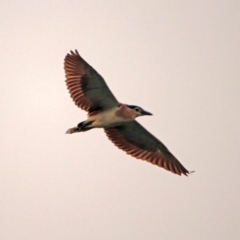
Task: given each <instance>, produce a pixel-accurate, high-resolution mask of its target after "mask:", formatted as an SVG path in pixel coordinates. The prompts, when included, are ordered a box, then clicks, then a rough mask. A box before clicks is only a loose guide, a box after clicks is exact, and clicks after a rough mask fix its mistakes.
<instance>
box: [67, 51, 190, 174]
mask: <svg viewBox="0 0 240 240" xmlns="http://www.w3.org/2000/svg"><path fill="white" fill-rule="evenodd" d="M64 69H65V73H66V84H67V88H68V90H69V92H70V95H71V97H72V99H73V101H74V102H75V104H76V105H77V106H78V107H80V108H82V109H83V110H85V111H87V112H88V118H87V120H86V121H83V122H80V123H79V124H78V125H77V126H76V127H73V128H70V129H68V131H67V132H66V133H68V134H72V133H77V132H85V131H88V130H90V129H93V128H103V129H104V131H105V133H106V135H107V137H108V138H109V139H110V140H111V141H112V142H113V143H114V144H115V145H116V146H117V147H118V148H120V149H122V150H123V151H125V152H126V153H127V154H129V155H131V156H133V157H135V158H137V159H142V160H145V161H148V162H150V163H152V164H155V165H157V166H159V167H162V168H164V169H166V170H168V171H171V172H173V173H175V174H178V175H181V174H184V175H186V176H187V175H188V174H189V173H190V172H189V171H188V170H187V169H186V168H185V167H184V166H183V165H182V164H181V163H180V162H179V161H178V160H177V159H176V158H175V157H174V156H173V154H172V153H171V152H170V151H169V150H168V149H167V147H166V146H165V145H164V144H163V143H162V142H161V141H159V140H158V139H157V138H156V137H154V136H153V135H152V134H151V133H150V132H148V131H147V130H146V129H145V128H144V127H143V126H142V125H141V124H139V123H138V122H137V121H136V120H135V119H136V118H137V117H140V116H145V115H152V114H151V113H150V112H148V111H145V110H144V109H142V108H141V107H138V106H135V105H127V104H123V103H120V102H119V101H118V100H117V99H116V98H115V96H114V95H113V94H112V92H111V91H110V89H109V88H108V86H107V84H106V82H105V81H104V79H103V78H102V77H101V76H100V75H99V74H98V73H97V71H96V70H94V69H93V68H92V67H91V66H90V65H89V64H88V63H87V62H86V61H85V60H84V59H83V58H82V57H81V56H80V55H79V53H78V51H77V50H75V52H73V51H70V53H69V54H67V55H66V57H65V59H64Z"/></svg>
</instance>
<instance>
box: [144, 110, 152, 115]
mask: <svg viewBox="0 0 240 240" xmlns="http://www.w3.org/2000/svg"><path fill="white" fill-rule="evenodd" d="M142 115H149V116H151V115H152V113H150V112H147V111H142Z"/></svg>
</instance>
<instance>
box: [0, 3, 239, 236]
mask: <svg viewBox="0 0 240 240" xmlns="http://www.w3.org/2000/svg"><path fill="white" fill-rule="evenodd" d="M239 29H240V4H239V1H236V0H235V1H233V0H229V1H223V0H218V1H217V0H208V1H205V0H201V1H200V0H195V1H192V0H185V1H181V0H180V1H179V0H170V1H161V0H159V1H154V0H147V1H144V0H139V1H134V0H128V1H117V0H113V1H110V0H104V1H103V0H99V1H97V0H88V1H81V0H80V1H73V0H68V1H67V0H60V1H56V0H55V1H54V0H53V1H45V0H42V1H36V0H31V1H29V0H26V1H16V0H15V1H11V0H10V1H1V2H0V31H1V39H0V42H1V50H0V66H1V70H0V80H1V87H0V112H1V116H0V119H1V121H0V131H1V135H0V143H1V148H0V239H3V240H32V239H34V240H66V239H71V240H77V239H81V240H82V239H83V240H84V239H86V240H112V239H114V240H128V239H138V240H145V239H151V240H158V239H161V240H176V239H184V240H201V239H204V240H215V239H216V240H226V239H231V240H237V239H239V236H240V204H239V199H240V184H239V183H240V161H239V158H240V149H239V148H240V127H239V122H240V97H239V96H240V95H239V93H240V81H239V79H240V71H239V66H240V48H239V46H240V45H239V44H240V32H239ZM74 49H78V51H79V53H80V54H81V56H82V57H83V58H84V59H85V60H86V61H87V62H89V63H90V65H92V66H93V67H94V68H95V69H96V70H97V71H98V72H99V73H100V74H101V75H102V76H103V77H104V79H105V80H106V82H107V84H108V86H109V87H110V89H111V90H112V92H113V93H114V94H115V96H116V98H117V99H118V100H119V101H120V102H123V103H128V104H134V105H139V106H141V107H142V108H144V109H145V110H148V111H150V112H152V113H153V116H151V117H142V118H139V120H138V121H139V122H140V123H141V124H142V125H143V126H144V127H145V128H147V129H148V130H149V131H150V132H151V133H153V134H154V135H155V136H156V137H158V138H159V139H160V140H161V141H162V142H163V143H164V144H165V145H166V146H167V147H168V148H169V149H170V151H171V152H172V153H173V154H174V155H175V156H176V157H177V158H178V159H179V160H180V162H181V163H182V164H183V165H184V166H185V167H186V168H187V169H188V170H195V173H193V174H191V175H190V176H189V177H185V176H181V177H180V176H178V175H175V174H172V173H170V172H168V171H165V170H164V169H162V168H159V167H156V166H154V165H152V164H149V163H146V162H144V161H141V160H136V159H134V158H132V157H131V156H129V155H127V154H125V153H124V152H123V151H121V150H119V149H117V148H116V147H115V146H114V145H113V144H112V143H111V142H110V141H109V140H108V139H107V137H106V136H105V134H104V131H103V130H102V129H94V130H91V131H88V132H85V133H78V134H72V135H67V134H65V132H66V130H67V129H68V128H70V127H74V126H76V125H77V124H78V123H79V122H81V121H84V120H85V119H86V117H87V114H86V112H84V111H83V110H81V109H79V108H77V107H76V106H75V104H74V102H73V101H72V99H71V98H70V96H69V93H68V91H67V89H66V85H65V76H64V70H63V60H64V57H65V56H66V54H67V53H68V52H69V51H70V50H74Z"/></svg>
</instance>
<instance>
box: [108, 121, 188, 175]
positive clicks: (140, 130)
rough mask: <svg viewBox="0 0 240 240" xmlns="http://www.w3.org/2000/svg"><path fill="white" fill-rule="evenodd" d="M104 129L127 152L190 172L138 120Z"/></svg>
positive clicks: (136, 156)
mask: <svg viewBox="0 0 240 240" xmlns="http://www.w3.org/2000/svg"><path fill="white" fill-rule="evenodd" d="M104 130H105V132H106V134H107V136H108V138H109V139H110V140H111V141H112V142H113V143H114V144H115V145H116V146H117V147H119V148H120V149H122V150H123V151H125V152H126V153H127V154H130V155H132V156H133V157H135V158H138V159H142V160H146V161H148V162H150V163H152V164H155V165H158V166H159V167H163V168H165V169H166V170H168V171H171V172H173V173H176V174H179V175H181V174H184V175H186V176H187V175H188V174H189V171H188V170H187V169H185V168H184V166H183V165H182V164H181V163H180V162H179V161H178V160H177V159H176V158H175V157H174V156H173V155H172V154H171V152H169V150H168V149H167V148H166V146H165V145H164V144H163V143H161V142H160V141H159V140H158V139H157V138H155V137H154V136H153V135H152V134H151V133H150V132H148V131H147V130H146V129H145V128H144V127H143V126H142V125H140V124H139V123H138V122H137V121H131V122H127V123H124V124H122V125H121V126H117V127H111V128H105V129H104Z"/></svg>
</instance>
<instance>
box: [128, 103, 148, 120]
mask: <svg viewBox="0 0 240 240" xmlns="http://www.w3.org/2000/svg"><path fill="white" fill-rule="evenodd" d="M127 106H128V107H129V108H131V109H133V110H134V111H135V113H136V115H137V117H140V116H145V115H152V113H150V112H147V111H145V110H144V109H142V108H141V107H138V106H135V105H127Z"/></svg>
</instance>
